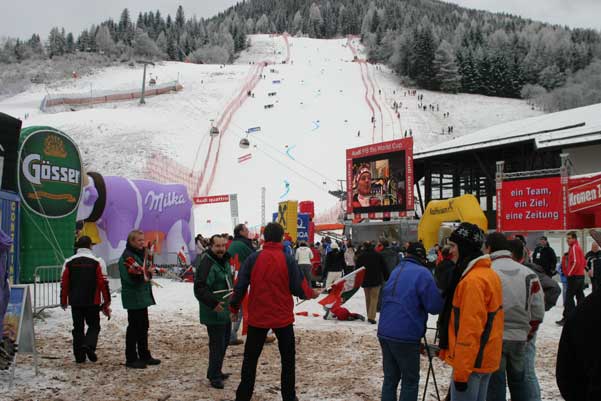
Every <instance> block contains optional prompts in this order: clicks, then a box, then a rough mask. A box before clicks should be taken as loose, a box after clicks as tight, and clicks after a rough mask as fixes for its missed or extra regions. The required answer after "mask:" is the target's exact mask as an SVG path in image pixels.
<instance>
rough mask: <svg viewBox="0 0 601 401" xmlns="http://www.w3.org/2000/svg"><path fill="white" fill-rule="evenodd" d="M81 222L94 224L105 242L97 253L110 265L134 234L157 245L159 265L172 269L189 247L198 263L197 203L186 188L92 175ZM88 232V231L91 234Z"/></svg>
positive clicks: (87, 186)
mask: <svg viewBox="0 0 601 401" xmlns="http://www.w3.org/2000/svg"><path fill="white" fill-rule="evenodd" d="M87 181H88V182H87V184H86V185H85V187H84V193H83V196H82V200H81V203H80V205H79V209H78V210H77V221H82V220H83V221H85V222H86V223H87V225H86V227H87V228H89V224H90V223H95V225H96V228H97V229H98V237H99V239H100V240H101V242H100V243H99V244H97V245H96V246H94V252H95V253H96V254H97V255H98V256H100V257H102V258H104V259H105V260H106V261H107V262H108V263H111V262H113V261H115V260H117V259H118V258H119V257H120V256H121V253H122V252H123V250H124V249H125V244H126V242H127V235H128V234H129V232H130V231H131V230H134V229H137V230H141V231H143V232H144V233H145V234H146V239H147V240H154V239H157V240H158V247H157V248H158V249H157V250H158V251H159V252H157V255H156V256H155V263H167V262H171V263H173V262H174V261H175V259H176V255H177V253H178V252H179V251H180V250H181V249H182V246H183V247H184V251H185V253H188V255H187V256H188V260H192V258H193V257H194V255H193V254H191V253H193V252H194V250H195V248H194V239H193V234H192V232H193V229H194V221H193V216H192V202H191V200H190V197H189V196H188V192H187V190H186V187H185V186H184V185H179V184H159V183H157V182H154V181H148V180H129V179H127V178H123V177H112V176H110V177H102V176H101V175H100V174H98V173H93V172H89V173H88V174H87ZM87 228H86V229H87Z"/></svg>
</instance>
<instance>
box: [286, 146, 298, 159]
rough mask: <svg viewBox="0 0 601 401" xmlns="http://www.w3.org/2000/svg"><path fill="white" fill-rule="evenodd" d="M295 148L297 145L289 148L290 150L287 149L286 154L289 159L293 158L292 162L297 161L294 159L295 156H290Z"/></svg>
mask: <svg viewBox="0 0 601 401" xmlns="http://www.w3.org/2000/svg"><path fill="white" fill-rule="evenodd" d="M295 147H296V145H292V146H289V147H288V149H286V154H287V155H288V157H289V158H291V159H292V160H296V159H295V158H294V157H293V156H292V155H291V154H290V151H291V150H292V149H294V148H295Z"/></svg>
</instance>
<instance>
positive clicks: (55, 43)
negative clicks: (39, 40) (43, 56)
mask: <svg viewBox="0 0 601 401" xmlns="http://www.w3.org/2000/svg"><path fill="white" fill-rule="evenodd" d="M64 33H65V30H64V29H62V31H59V30H58V28H57V27H54V28H52V29H51V30H50V35H48V45H47V49H48V57H50V58H52V57H54V56H61V55H63V54H65V47H66V38H65V35H64Z"/></svg>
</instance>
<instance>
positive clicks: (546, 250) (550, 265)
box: [524, 236, 557, 277]
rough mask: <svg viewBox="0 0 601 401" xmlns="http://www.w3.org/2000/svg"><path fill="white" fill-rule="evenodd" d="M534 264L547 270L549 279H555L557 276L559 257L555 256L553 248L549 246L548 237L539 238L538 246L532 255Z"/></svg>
mask: <svg viewBox="0 0 601 401" xmlns="http://www.w3.org/2000/svg"><path fill="white" fill-rule="evenodd" d="M524 259H525V258H524ZM532 262H533V263H535V264H537V265H539V266H542V268H543V269H545V273H547V275H548V276H549V277H553V276H554V275H555V274H557V271H556V267H557V255H555V251H554V250H553V248H551V247H550V246H549V241H547V237H545V236H542V237H540V238H539V240H538V246H537V247H536V248H535V249H534V252H533V253H532Z"/></svg>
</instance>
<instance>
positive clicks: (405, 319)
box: [378, 243, 443, 401]
mask: <svg viewBox="0 0 601 401" xmlns="http://www.w3.org/2000/svg"><path fill="white" fill-rule="evenodd" d="M425 259H426V250H425V249H424V246H423V245H422V244H420V243H412V244H410V245H409V248H408V249H407V256H406V257H405V258H404V259H403V260H402V261H401V262H400V263H399V265H398V266H396V267H395V268H394V269H393V271H392V273H391V275H390V278H389V279H388V281H387V282H386V284H385V286H384V290H383V291H382V294H383V295H382V310H381V312H380V324H379V325H378V340H379V341H380V346H381V348H382V358H383V366H384V383H383V384H382V400H383V401H392V400H394V401H396V400H397V395H396V392H397V387H398V385H399V382H400V381H401V380H402V383H401V391H400V395H399V399H401V400H403V401H417V395H418V387H419V344H420V340H421V338H422V337H423V336H424V334H425V330H426V322H427V320H428V314H433V315H436V314H438V313H440V311H441V310H442V305H443V300H442V297H441V296H440V293H439V291H438V288H436V283H435V282H434V278H433V277H432V274H431V273H430V271H429V270H428V269H427V268H426V267H425V266H424V262H425Z"/></svg>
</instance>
